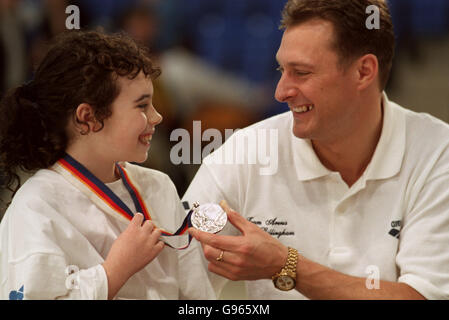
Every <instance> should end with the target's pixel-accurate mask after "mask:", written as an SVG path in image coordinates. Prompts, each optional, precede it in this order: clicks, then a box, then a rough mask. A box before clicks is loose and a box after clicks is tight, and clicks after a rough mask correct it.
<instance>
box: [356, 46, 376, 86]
mask: <svg viewBox="0 0 449 320" xmlns="http://www.w3.org/2000/svg"><path fill="white" fill-rule="evenodd" d="M378 75H379V61H378V60H377V57H376V56H375V55H374V54H366V55H364V56H363V57H361V58H360V59H358V61H357V83H358V86H357V88H358V89H359V90H364V89H366V88H368V87H369V86H370V85H371V84H372V83H373V82H375V81H377V82H379V77H378ZM377 85H379V84H377Z"/></svg>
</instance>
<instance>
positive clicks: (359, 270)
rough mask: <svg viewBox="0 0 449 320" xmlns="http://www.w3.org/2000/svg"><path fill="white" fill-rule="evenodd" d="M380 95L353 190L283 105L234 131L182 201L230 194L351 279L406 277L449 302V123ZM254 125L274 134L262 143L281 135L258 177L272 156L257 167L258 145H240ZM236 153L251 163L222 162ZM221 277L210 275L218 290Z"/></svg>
mask: <svg viewBox="0 0 449 320" xmlns="http://www.w3.org/2000/svg"><path fill="white" fill-rule="evenodd" d="M383 99H384V120H383V128H382V133H381V137H380V140H379V143H378V145H377V147H376V150H375V153H374V155H373V158H372V159H371V162H370V163H369V165H368V167H367V168H366V170H365V172H364V173H363V175H362V176H361V177H360V179H359V180H358V181H357V182H356V183H355V184H354V185H352V186H351V187H350V188H348V186H347V185H346V183H345V182H344V181H343V180H342V178H341V176H340V174H339V173H338V172H332V171H330V170H328V169H327V168H325V167H324V166H323V165H322V164H321V162H320V160H319V159H318V157H317V156H316V154H315V152H314V150H313V148H312V145H311V142H310V141H308V140H303V139H299V138H297V137H295V136H294V135H293V133H292V114H291V112H286V113H283V114H281V115H278V116H275V117H272V118H270V119H267V120H264V121H261V122H259V123H257V124H255V125H252V126H250V127H248V128H246V129H244V130H240V131H238V132H237V133H235V134H234V135H233V136H231V137H230V138H229V139H228V141H226V143H225V144H224V145H223V146H222V147H221V148H220V149H219V150H217V151H216V152H215V153H213V154H212V155H210V156H209V157H207V158H206V159H205V160H204V162H203V164H202V166H201V168H200V169H199V171H198V173H197V174H196V176H195V178H194V180H193V181H192V183H191V185H190V187H189V188H188V190H187V192H186V194H185V195H184V197H183V201H188V202H189V205H191V204H192V203H193V202H194V201H199V202H200V203H205V202H216V203H218V202H219V201H221V200H223V199H224V200H226V201H227V202H228V203H229V205H230V206H231V207H232V208H233V209H235V210H236V211H237V212H239V213H240V214H242V215H243V216H244V217H245V218H246V219H248V220H249V221H252V222H253V223H255V224H257V225H258V226H260V227H261V228H262V229H264V230H266V231H267V232H269V233H270V234H272V235H273V236H274V237H276V238H277V239H279V240H280V241H281V242H282V243H284V244H285V245H287V246H291V247H294V248H296V249H298V251H299V252H300V253H301V254H302V255H304V256H305V257H306V258H308V259H311V260H312V261H315V262H317V263H320V264H322V265H325V266H328V267H330V268H332V269H334V270H337V271H340V272H342V273H345V274H348V275H352V276H357V277H364V278H367V277H370V278H374V277H376V275H378V276H379V278H380V279H381V280H387V281H398V282H404V283H407V284H408V285H410V286H411V287H413V288H415V289H416V290H417V291H418V292H420V293H421V294H422V295H423V296H425V297H426V298H428V299H448V298H449V126H448V125H447V124H446V123H444V122H442V121H440V120H438V119H436V118H434V117H432V116H430V115H428V114H418V113H415V112H412V111H409V110H406V109H404V108H402V107H400V106H399V105H397V104H395V103H393V102H390V101H388V98H387V97H386V95H384V97H383ZM270 129H273V130H274V131H273V130H272V131H271V135H270V134H269V133H268V132H270V131H269V130H270ZM251 131H252V132H253V133H254V132H258V133H260V132H263V131H266V132H267V134H266V135H265V140H264V135H263V134H256V136H257V137H258V139H257V146H258V149H259V150H260V147H261V146H265V147H267V148H269V146H270V142H269V141H268V140H269V138H268V137H272V136H273V132H277V135H278V138H279V139H278V145H277V152H276V153H273V155H272V156H271V157H270V159H271V160H272V161H276V156H277V166H273V163H272V165H271V167H276V170H275V171H274V173H273V174H271V175H262V174H261V173H263V172H264V171H263V170H261V169H263V168H265V169H266V168H267V163H266V162H265V163H261V161H259V162H258V163H255V164H252V163H253V162H251V159H254V158H256V159H257V157H256V156H254V154H253V155H251V153H254V152H255V151H254V149H253V150H251V148H237V150H236V149H235V148H234V145H238V144H236V143H235V142H236V139H239V137H240V138H241V137H242V136H244V135H249V134H250V132H251ZM253 136H254V135H253ZM271 147H273V143H271ZM231 151H236V152H237V153H238V156H236V157H235V159H240V158H239V157H240V156H242V154H241V153H243V156H244V159H245V163H241V162H238V163H234V164H220V161H219V160H217V159H221V158H220V157H221V156H223V153H225V154H226V153H228V154H229V152H231ZM251 156H253V158H251ZM223 158H225V157H223ZM234 162H236V161H234ZM266 171H267V170H266ZM266 171H265V173H266ZM268 171H269V170H268ZM234 230H235V229H234ZM220 278H221V277H218V276H217V277H216V278H214V279H212V280H213V282H214V283H215V287H216V289H217V290H218V291H219V290H221V288H222V285H223V284H224V281H222V280H223V278H221V279H220ZM246 285H247V292H248V297H249V298H251V299H304V298H305V297H304V296H302V295H301V294H300V293H298V292H297V291H296V290H292V291H290V292H282V291H280V290H277V289H275V288H274V286H273V283H272V281H270V280H258V281H247V282H246Z"/></svg>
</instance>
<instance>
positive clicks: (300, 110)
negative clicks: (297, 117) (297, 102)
mask: <svg viewBox="0 0 449 320" xmlns="http://www.w3.org/2000/svg"><path fill="white" fill-rule="evenodd" d="M312 109H313V105H307V106H302V107H294V108H293V111H294V112H298V113H303V112H306V111H310V110H312Z"/></svg>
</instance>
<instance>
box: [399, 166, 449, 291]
mask: <svg viewBox="0 0 449 320" xmlns="http://www.w3.org/2000/svg"><path fill="white" fill-rule="evenodd" d="M432 171H433V172H432V173H431V174H429V179H427V182H426V183H425V184H424V186H423V187H422V189H421V191H420V193H419V196H418V197H417V200H416V202H415V204H414V205H413V207H412V210H411V211H410V212H409V214H407V215H406V217H405V218H404V226H403V228H402V230H401V233H400V246H399V252H398V255H397V257H396V262H397V265H398V267H399V269H400V276H399V279H398V281H399V282H403V283H406V284H408V285H409V286H411V287H413V288H414V289H415V290H417V291H418V292H419V293H420V294H422V295H423V296H424V297H425V298H427V299H449V272H448V270H449V269H448V266H449V246H448V244H449V188H448V186H449V162H447V163H446V164H444V165H443V166H440V168H439V169H434V170H432Z"/></svg>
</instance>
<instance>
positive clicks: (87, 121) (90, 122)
mask: <svg viewBox="0 0 449 320" xmlns="http://www.w3.org/2000/svg"><path fill="white" fill-rule="evenodd" d="M97 124H98V122H97V119H96V118H95V112H94V109H93V108H92V106H91V105H90V104H88V103H81V104H80V105H79V106H78V107H77V108H76V111H75V126H76V128H77V129H78V131H79V133H80V134H82V135H86V134H88V133H89V132H90V131H91V130H92V131H95V127H96V126H97Z"/></svg>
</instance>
